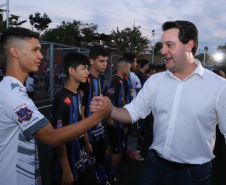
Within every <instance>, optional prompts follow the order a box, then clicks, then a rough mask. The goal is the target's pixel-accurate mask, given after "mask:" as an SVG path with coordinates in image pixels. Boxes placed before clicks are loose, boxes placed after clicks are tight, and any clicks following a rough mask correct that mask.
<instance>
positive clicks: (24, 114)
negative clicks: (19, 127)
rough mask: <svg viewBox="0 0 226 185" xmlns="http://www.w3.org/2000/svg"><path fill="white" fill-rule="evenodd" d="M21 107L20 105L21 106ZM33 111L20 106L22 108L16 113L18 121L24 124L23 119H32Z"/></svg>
mask: <svg viewBox="0 0 226 185" xmlns="http://www.w3.org/2000/svg"><path fill="white" fill-rule="evenodd" d="M19 107H20V106H19ZM32 114H33V111H31V110H30V109H28V108H27V107H24V108H20V110H18V111H17V112H16V115H17V116H18V121H19V122H20V123H21V124H22V122H23V121H30V119H31V117H32Z"/></svg>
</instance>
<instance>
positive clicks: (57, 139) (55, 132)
mask: <svg viewBox="0 0 226 185" xmlns="http://www.w3.org/2000/svg"><path fill="white" fill-rule="evenodd" d="M111 110H112V104H111V101H110V100H109V99H108V98H104V100H103V103H102V104H101V106H100V109H99V110H98V111H96V112H95V113H93V114H92V115H91V116H89V117H88V118H86V119H84V120H82V121H80V122H78V123H76V124H72V125H68V126H65V127H62V128H60V129H53V127H52V125H51V124H50V123H48V124H47V125H46V126H44V127H43V128H41V129H40V130H38V131H37V132H36V133H35V134H34V136H35V137H36V138H38V139H40V140H41V141H42V142H44V143H46V144H48V145H50V146H52V147H57V146H61V145H63V144H65V143H67V142H69V141H71V140H73V139H75V138H78V137H79V136H81V135H82V134H84V133H85V132H86V131H87V130H89V129H90V128H92V127H93V126H95V125H96V124H98V123H99V122H100V121H101V120H103V119H104V118H106V117H107V116H109V115H110V113H111Z"/></svg>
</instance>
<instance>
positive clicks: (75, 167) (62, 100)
mask: <svg viewBox="0 0 226 185" xmlns="http://www.w3.org/2000/svg"><path fill="white" fill-rule="evenodd" d="M78 92H79V93H78V94H75V93H73V92H72V91H70V90H68V89H66V88H63V89H62V90H61V91H60V92H59V93H58V95H57V96H56V98H55V100H54V102H53V106H52V124H53V127H54V128H56V129H58V128H61V127H63V126H67V125H71V124H76V123H77V122H79V121H81V120H82V93H81V92H80V91H78ZM65 145H66V150H67V157H68V161H69V165H70V167H71V171H72V173H73V176H74V180H75V181H76V179H77V177H78V175H79V174H81V173H82V172H84V171H85V169H86V167H87V165H90V164H91V161H90V160H89V157H88V155H87V153H86V147H85V139H84V135H82V136H80V137H79V138H77V139H74V140H72V141H71V142H69V143H66V144H65ZM53 165H54V168H53V178H54V180H56V181H59V182H60V181H61V177H62V169H61V165H60V163H59V161H58V159H57V156H56V153H55V152H54V164H53Z"/></svg>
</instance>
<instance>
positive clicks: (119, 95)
mask: <svg viewBox="0 0 226 185" xmlns="http://www.w3.org/2000/svg"><path fill="white" fill-rule="evenodd" d="M103 94H104V96H108V97H109V98H110V99H111V102H112V104H113V106H115V107H122V106H123V98H124V87H123V79H122V78H120V77H119V76H114V77H113V78H112V80H111V81H110V82H109V83H108V85H107V87H106V88H105V90H104V93H103ZM113 125H114V127H115V128H116V126H117V125H118V126H119V128H123V125H122V123H119V122H116V121H113Z"/></svg>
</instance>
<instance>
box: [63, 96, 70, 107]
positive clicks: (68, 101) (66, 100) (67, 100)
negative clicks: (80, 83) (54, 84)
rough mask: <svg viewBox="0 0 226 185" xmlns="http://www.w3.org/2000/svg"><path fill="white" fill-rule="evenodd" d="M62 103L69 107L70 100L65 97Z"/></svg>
mask: <svg viewBox="0 0 226 185" xmlns="http://www.w3.org/2000/svg"><path fill="white" fill-rule="evenodd" d="M64 103H66V104H67V105H68V106H69V105H71V100H70V98H68V97H66V98H65V99H64Z"/></svg>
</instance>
